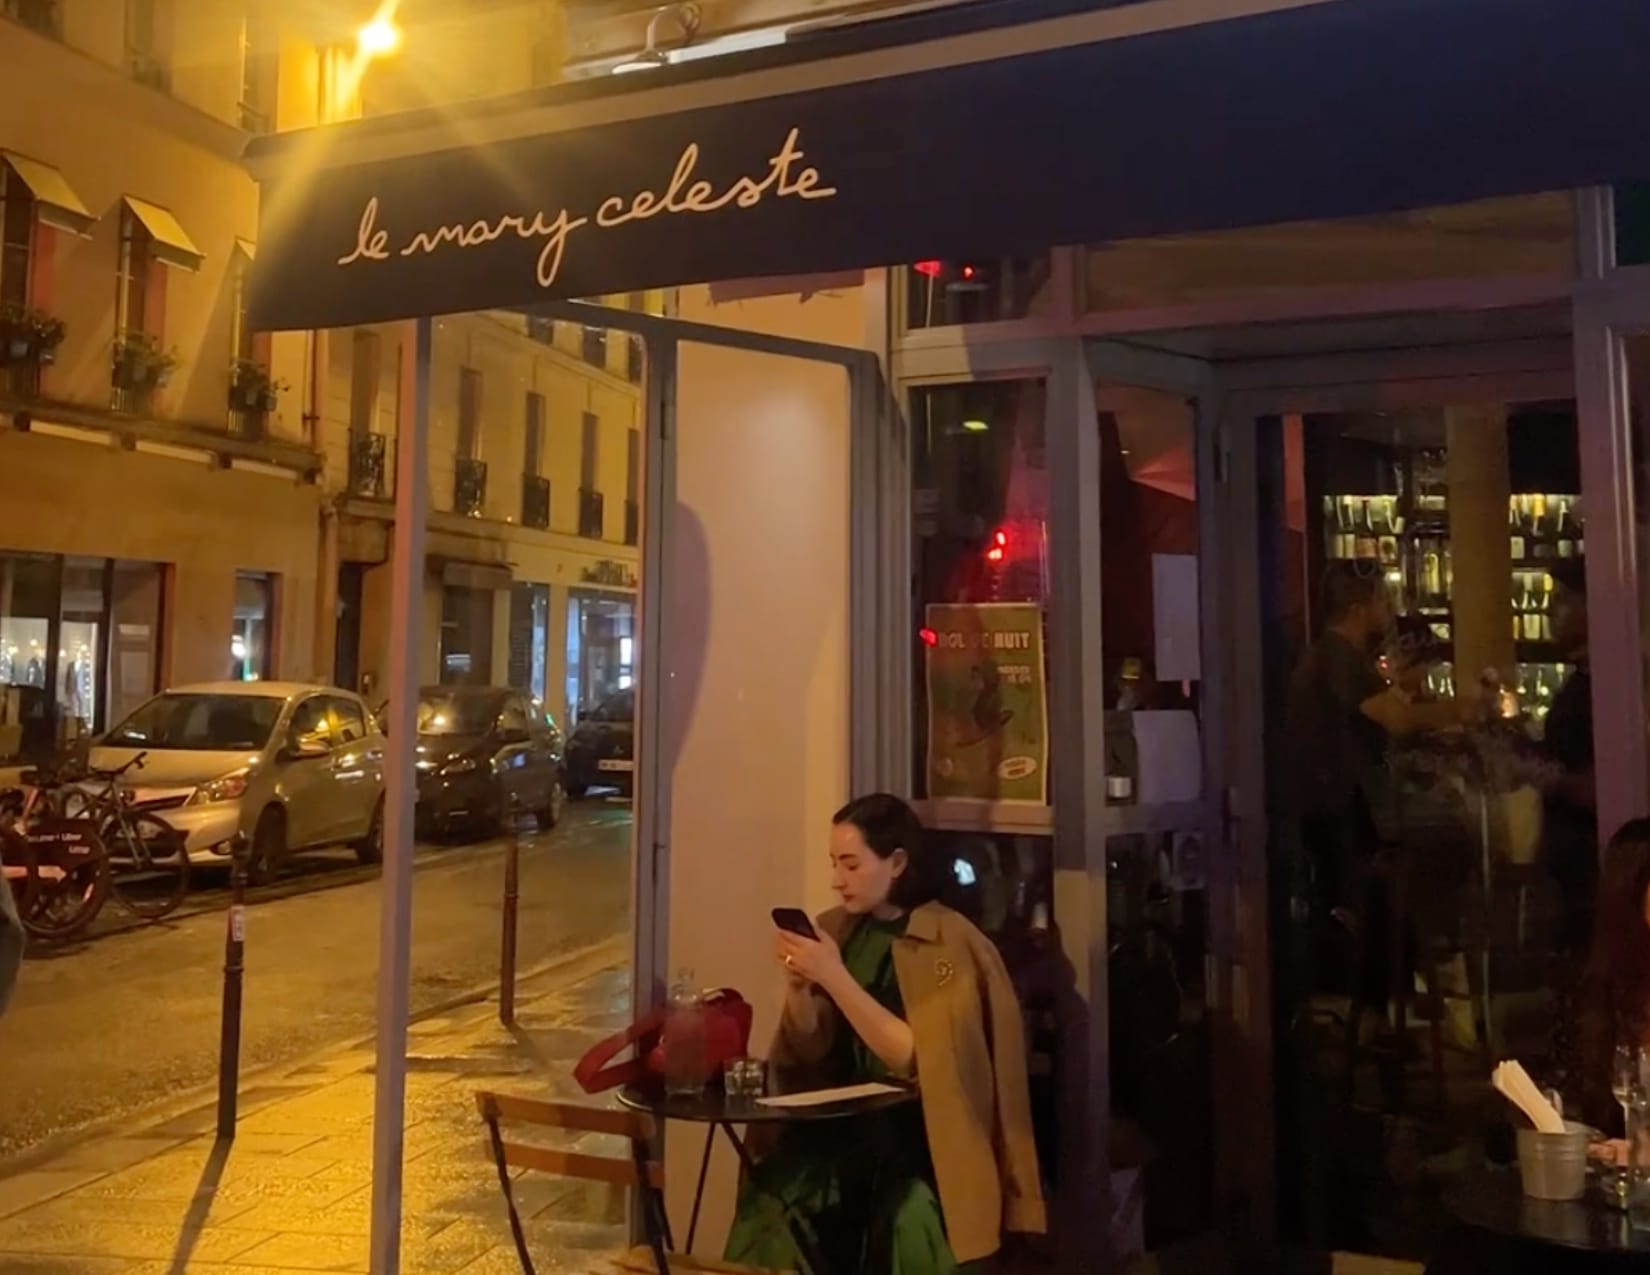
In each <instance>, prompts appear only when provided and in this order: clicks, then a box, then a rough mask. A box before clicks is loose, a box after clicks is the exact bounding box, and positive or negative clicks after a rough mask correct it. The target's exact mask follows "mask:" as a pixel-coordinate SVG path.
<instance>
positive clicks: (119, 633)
mask: <svg viewBox="0 0 1650 1275" xmlns="http://www.w3.org/2000/svg"><path fill="white" fill-rule="evenodd" d="M160 605H161V574H160V568H159V567H156V566H154V565H152V564H149V563H138V562H111V561H110V560H109V559H106V558H62V557H58V556H56V555H50V554H13V553H0V760H5V759H13V758H19V757H26V758H31V759H39V758H43V757H46V756H49V755H50V754H52V753H53V752H54V751H55V750H56V749H58V748H59V747H61V746H62V745H64V744H68V743H72V742H73V741H75V740H77V739H80V738H83V737H84V736H87V735H90V734H92V733H94V732H96V731H97V730H100V729H102V728H103V727H104V726H106V725H107V724H108V723H109V722H110V721H112V720H114V719H115V718H116V717H119V716H123V715H124V714H125V713H127V712H129V711H130V710H131V709H132V708H134V707H136V705H138V704H140V703H142V702H143V700H145V699H147V698H148V697H149V696H150V695H152V694H154V692H155V689H156V663H157V659H156V657H157V653H158V634H159V631H160Z"/></svg>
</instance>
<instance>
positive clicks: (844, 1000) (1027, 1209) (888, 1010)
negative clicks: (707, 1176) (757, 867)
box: [727, 794, 1045, 1275]
mask: <svg viewBox="0 0 1650 1275" xmlns="http://www.w3.org/2000/svg"><path fill="white" fill-rule="evenodd" d="M830 847H831V885H832V888H833V889H834V890H835V891H836V893H837V895H838V897H839V898H840V899H841V900H842V906H841V907H840V908H839V909H837V910H835V911H832V912H830V913H827V914H826V915H825V916H823V917H821V918H820V919H819V924H818V927H817V929H818V934H819V937H818V939H817V940H815V939H808V938H800V937H797V936H795V935H792V934H789V933H786V932H783V931H781V932H780V933H779V934H778V935H777V938H776V941H775V949H776V954H777V956H778V959H779V961H780V963H781V965H782V966H783V968H784V972H785V979H786V995H785V1008H784V1013H783V1015H782V1018H781V1021H780V1025H779V1030H778V1033H777V1035H776V1038H775V1041H774V1045H773V1052H772V1058H771V1062H772V1065H773V1071H774V1076H775V1079H776V1083H777V1084H778V1085H779V1086H780V1087H781V1088H783V1089H785V1090H788V1091H792V1092H795V1091H799V1090H808V1089H817V1088H824V1087H830V1086H836V1085H845V1084H856V1083H862V1082H867V1081H888V1080H892V1081H916V1082H920V1085H921V1091H922V1099H921V1102H920V1103H912V1104H909V1105H907V1106H904V1107H897V1108H893V1109H890V1110H888V1111H885V1112H882V1113H880V1114H877V1115H868V1116H863V1117H859V1118H855V1119H848V1120H844V1121H840V1122H823V1123H819V1124H812V1125H794V1126H791V1127H790V1128H788V1129H787V1130H786V1131H785V1132H784V1134H783V1135H781V1137H780V1139H779V1142H778V1145H777V1146H776V1147H775V1149H774V1151H773V1153H772V1154H771V1155H769V1156H767V1157H766V1158H764V1159H763V1160H762V1161H761V1162H760V1163H759V1164H758V1165H757V1167H756V1170H755V1172H754V1173H753V1174H751V1175H750V1177H749V1178H748V1179H747V1181H746V1182H745V1183H744V1184H743V1187H742V1190H741V1194H740V1200H739V1208H738V1213H737V1215H736V1217H735V1219H734V1224H733V1229H732V1231H731V1233H730V1235H729V1238H728V1246H727V1257H728V1259H729V1260H730V1261H734V1262H742V1263H748V1264H750V1265H753V1266H759V1267H766V1268H771V1269H784V1270H797V1269H801V1267H802V1262H801V1260H800V1259H801V1255H800V1254H799V1253H798V1251H797V1248H796V1244H795V1241H794V1239H793V1237H792V1232H791V1230H790V1227H789V1226H788V1225H787V1221H786V1219H787V1216H789V1218H791V1219H793V1220H794V1221H795V1222H797V1223H798V1224H799V1225H800V1226H802V1227H804V1228H806V1231H807V1233H808V1234H809V1235H810V1236H811V1237H812V1239H813V1242H814V1243H815V1244H816V1245H817V1247H818V1249H819V1251H820V1253H821V1255H822V1256H824V1257H825V1258H826V1259H827V1260H828V1261H829V1262H830V1265H831V1267H832V1269H833V1270H840V1271H858V1270H865V1271H871V1272H877V1273H878V1275H882V1273H884V1272H888V1273H891V1275H938V1273H941V1272H952V1271H957V1270H960V1269H962V1270H966V1269H978V1268H977V1267H974V1265H973V1264H974V1263H983V1262H984V1261H985V1260H986V1259H989V1258H990V1257H991V1256H992V1255H993V1254H995V1253H996V1252H997V1250H998V1248H999V1246H1000V1243H1001V1240H1002V1235H1003V1233H1004V1232H1005V1231H1009V1232H1017V1233H1040V1232H1042V1231H1043V1229H1044V1227H1045V1219H1044V1209H1043V1200H1042V1188H1041V1185H1040V1182H1039V1179H1038V1174H1037V1155H1036V1148H1035V1145H1034V1143H1033V1140H1032V1132H1031V1111H1030V1101H1029V1098H1028V1094H1027V1084H1026V1059H1025V1036H1024V1027H1023V1024H1022V1021H1021V1017H1020V1010H1019V1005H1018V1003H1017V1002H1016V1000H1015V997H1014V991H1013V988H1012V987H1011V986H1010V984H1009V980H1008V973H1007V971H1006V970H1005V969H1004V967H1003V963H1002V959H1001V958H1000V957H999V956H998V954H997V950H996V948H995V947H993V946H992V943H991V941H990V940H989V939H988V938H986V936H985V935H984V934H982V933H980V931H979V930H977V929H975V928H974V926H972V925H971V924H969V922H968V921H967V920H965V919H964V918H963V917H962V916H960V915H959V914H958V913H956V912H954V911H952V910H951V909H950V908H947V907H944V906H942V905H941V904H939V903H938V902H936V899H937V897H938V895H939V893H940V888H941V884H942V882H943V880H944V874H945V871H946V867H947V865H946V864H945V863H944V862H942V861H941V860H940V859H939V857H938V856H937V855H935V854H934V853H933V852H932V851H931V850H930V848H929V847H928V845H927V841H926V837H925V834H924V831H923V828H922V825H921V823H920V822H919V821H918V820H917V817H916V815H915V814H914V813H913V812H912V810H911V808H910V807H909V806H907V805H906V804H905V803H904V802H903V801H901V800H900V799H899V798H897V797H891V796H888V795H886V794H876V795H873V796H869V797H860V798H858V799H856V800H854V801H852V802H849V803H848V805H846V806H844V807H843V808H842V809H841V810H840V811H838V812H837V814H836V816H835V818H834V819H833V820H832V828H831V841H830Z"/></svg>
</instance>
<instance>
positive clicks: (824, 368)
mask: <svg viewBox="0 0 1650 1275" xmlns="http://www.w3.org/2000/svg"><path fill="white" fill-rule="evenodd" d="M764 304H766V303H764ZM789 304H790V306H791V308H792V313H793V317H794V318H796V319H797V322H795V323H793V330H792V331H793V334H795V328H796V327H797V326H800V325H801V323H803V322H806V319H804V318H803V317H802V316H800V315H799V313H798V312H799V308H800V307H799V303H798V302H797V300H796V299H795V298H791V299H790V300H789ZM773 308H774V309H779V308H781V304H780V303H778V302H776V303H775V304H774V307H773ZM816 313H824V312H823V311H817V312H816ZM770 317H771V316H770ZM807 317H808V318H811V317H813V316H807ZM850 401H851V399H850V390H849V378H848V375H847V372H846V370H845V369H844V368H842V367H840V366H836V365H831V364H821V363H814V362H806V361H803V360H799V359H792V358H786V357H780V356H777V355H767V354H754V353H750V352H746V351H740V350H732V349H727V348H723V347H713V346H705V345H694V344H688V343H683V344H682V345H681V346H680V349H679V361H678V382H677V396H676V407H677V417H676V419H677V427H676V493H675V505H674V509H673V517H672V522H671V526H670V531H669V535H668V539H667V542H666V546H665V558H664V561H665V568H664V569H665V572H666V580H665V585H664V590H665V592H664V598H665V602H664V605H665V607H666V620H667V628H668V632H667V636H666V640H665V652H664V668H665V671H666V686H665V692H664V694H665V700H664V703H663V713H664V725H665V729H664V735H663V739H664V747H665V748H666V750H667V752H668V757H667V758H666V763H667V765H668V766H669V768H670V772H669V773H670V775H671V786H672V803H671V811H670V816H669V825H668V834H667V838H668V842H667V843H668V855H669V903H668V910H669V927H670V943H669V953H670V971H671V972H674V971H676V970H683V969H685V970H691V971H693V977H694V979H695V981H696V983H697V985H699V986H701V987H721V986H730V987H737V988H739V989H740V991H742V992H743V993H744V994H745V995H746V996H747V997H748V998H749V999H750V1000H751V1001H752V1002H753V1003H754V1004H755V1006H756V1009H757V1021H756V1029H755V1033H754V1037H753V1040H752V1051H753V1052H755V1053H765V1052H766V1044H767V1040H768V1038H769V1037H770V1036H771V1034H772V1032H773V1029H774V1024H775V1017H776V1013H777V1010H778V1007H779V1001H780V991H781V981H782V980H781V978H780V974H779V971H778V970H777V969H776V967H775V965H774V961H773V957H772V937H771V935H772V927H771V925H770V923H769V920H768V912H769V909H771V908H773V907H776V906H800V907H804V908H807V909H809V910H810V911H814V912H817V911H821V910H823V909H824V908H825V907H827V906H828V905H829V903H830V901H831V899H830V888H829V887H830V881H829V866H828V860H827V851H826V843H827V834H828V831H829V826H830V817H831V815H832V813H833V812H834V811H835V810H836V808H837V807H838V806H840V805H841V804H842V802H843V801H845V800H846V799H847V797H848V795H849V794H848V787H847V785H848V738H849V737H848V730H849V721H848V714H849V701H848V670H849V646H848V553H849V537H848V480H849V438H850ZM702 1147H703V1144H702V1142H701V1141H700V1140H699V1138H698V1137H696V1136H694V1135H692V1134H678V1135H677V1136H675V1137H674V1138H672V1140H671V1144H670V1146H669V1148H668V1155H669V1160H670V1168H669V1171H668V1173H667V1181H668V1182H669V1183H670V1184H671V1193H672V1210H673V1213H675V1212H678V1211H685V1210H686V1209H687V1208H688V1206H689V1203H690V1200H691V1194H690V1193H691V1191H692V1189H693V1184H694V1180H695V1177H696V1174H697V1169H698V1157H699V1155H700V1154H701V1151H702ZM733 1185H734V1165H733V1161H732V1156H731V1153H728V1152H727V1149H726V1148H725V1147H721V1148H719V1151H718V1158H717V1160H716V1163H715V1171H714V1173H713V1178H712V1185H711V1189H710V1191H709V1193H708V1194H707V1197H706V1213H705V1223H704V1225H703V1227H702V1228H701V1241H700V1247H701V1250H702V1251H703V1252H705V1253H713V1252H716V1251H718V1250H719V1249H720V1248H721V1245H722V1241H723V1237H724V1236H725V1234H726V1227H727V1222H728V1220H729V1218H730V1216H731V1208H732V1200H733ZM683 1215H684V1216H685V1212H683Z"/></svg>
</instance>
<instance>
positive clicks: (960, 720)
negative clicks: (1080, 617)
mask: <svg viewBox="0 0 1650 1275" xmlns="http://www.w3.org/2000/svg"><path fill="white" fill-rule="evenodd" d="M925 640H926V642H927V650H928V795H929V796H930V797H932V798H952V799H962V800H969V801H1017V802H1030V803H1033V804H1039V805H1041V804H1046V803H1047V801H1048V700H1047V695H1046V685H1045V681H1044V665H1043V617H1042V612H1041V609H1040V608H1039V607H1038V606H1036V604H1034V603H1023V602H988V603H972V604H961V603H935V604H932V605H930V606H929V607H928V610H927V633H926V634H925Z"/></svg>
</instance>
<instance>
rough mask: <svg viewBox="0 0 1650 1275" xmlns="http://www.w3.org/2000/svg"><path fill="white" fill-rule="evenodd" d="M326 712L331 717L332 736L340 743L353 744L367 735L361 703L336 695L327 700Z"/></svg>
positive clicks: (365, 720) (365, 719)
mask: <svg viewBox="0 0 1650 1275" xmlns="http://www.w3.org/2000/svg"><path fill="white" fill-rule="evenodd" d="M327 713H328V715H329V716H330V717H331V719H332V729H333V738H334V739H336V740H337V741H338V742H339V743H340V744H354V743H358V742H360V741H361V740H363V739H365V738H366V737H367V718H366V714H364V713H363V712H362V711H361V705H360V704H359V703H357V702H356V701H355V700H352V699H345V698H343V696H341V695H338V696H334V697H333V698H331V699H329V700H328V701H327Z"/></svg>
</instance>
